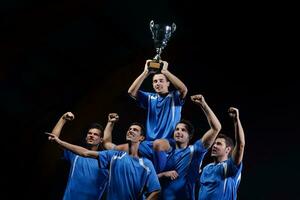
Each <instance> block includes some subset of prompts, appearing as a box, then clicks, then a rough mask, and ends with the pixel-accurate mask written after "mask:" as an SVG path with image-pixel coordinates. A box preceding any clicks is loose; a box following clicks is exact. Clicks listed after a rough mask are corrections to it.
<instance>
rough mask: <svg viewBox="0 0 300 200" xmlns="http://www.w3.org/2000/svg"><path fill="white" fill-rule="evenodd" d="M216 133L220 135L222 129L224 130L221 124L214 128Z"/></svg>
mask: <svg viewBox="0 0 300 200" xmlns="http://www.w3.org/2000/svg"><path fill="white" fill-rule="evenodd" d="M213 129H214V131H215V132H216V133H217V134H218V133H219V132H220V131H221V129H222V125H221V124H220V123H218V124H216V125H215V126H214V128H213Z"/></svg>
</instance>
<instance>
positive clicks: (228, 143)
mask: <svg viewBox="0 0 300 200" xmlns="http://www.w3.org/2000/svg"><path fill="white" fill-rule="evenodd" d="M217 138H223V139H224V140H225V144H226V147H230V148H231V150H230V152H229V155H231V153H232V151H233V147H234V143H233V140H232V139H231V138H230V137H228V136H227V135H225V134H222V133H220V134H218V136H217ZM217 138H216V139H217Z"/></svg>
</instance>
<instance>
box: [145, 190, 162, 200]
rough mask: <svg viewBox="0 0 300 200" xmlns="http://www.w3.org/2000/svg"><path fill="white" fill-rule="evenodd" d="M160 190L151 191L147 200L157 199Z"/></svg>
mask: <svg viewBox="0 0 300 200" xmlns="http://www.w3.org/2000/svg"><path fill="white" fill-rule="evenodd" d="M158 194H159V191H154V192H151V193H150V195H149V196H148V197H147V200H156V199H157V198H158Z"/></svg>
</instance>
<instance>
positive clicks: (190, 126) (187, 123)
mask: <svg viewBox="0 0 300 200" xmlns="http://www.w3.org/2000/svg"><path fill="white" fill-rule="evenodd" d="M180 123H181V124H184V125H185V127H186V129H187V132H188V134H189V139H190V140H191V139H192V138H193V136H194V132H195V128H194V125H193V124H192V123H191V122H190V121H188V120H186V119H181V120H180V121H179V122H178V123H177V124H176V126H177V125H178V124H180Z"/></svg>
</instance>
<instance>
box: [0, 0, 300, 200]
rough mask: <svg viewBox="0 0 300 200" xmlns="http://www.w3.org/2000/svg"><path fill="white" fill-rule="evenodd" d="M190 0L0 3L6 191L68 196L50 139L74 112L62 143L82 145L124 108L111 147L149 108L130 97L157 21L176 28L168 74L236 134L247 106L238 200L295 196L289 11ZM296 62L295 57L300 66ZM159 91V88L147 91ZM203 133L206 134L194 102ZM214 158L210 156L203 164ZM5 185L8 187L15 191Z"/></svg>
mask: <svg viewBox="0 0 300 200" xmlns="http://www.w3.org/2000/svg"><path fill="white" fill-rule="evenodd" d="M215 3H216V4H215V5H207V4H205V3H202V2H197V4H196V2H192V1H189V0H187V1H158V0H157V1H156V0H152V1H137V0H133V1H129V2H126V1H95V0H93V1H81V0H73V1H68V0H64V1H26V2H25V1H17V0H10V1H8V0H4V1H1V7H0V9H1V38H0V45H1V56H0V58H1V60H0V65H1V66H0V101H1V102H0V109H1V110H0V111H1V115H2V120H1V125H2V131H1V132H2V139H1V141H2V143H3V145H2V147H3V151H2V152H3V156H2V162H1V163H2V164H1V165H2V166H4V170H3V171H2V172H3V175H2V176H3V178H2V181H1V182H2V188H3V189H4V192H2V196H3V197H5V199H15V198H30V199H33V198H37V199H60V198H61V195H62V193H63V190H64V184H65V182H66V179H67V172H68V169H67V168H68V166H67V165H66V164H65V163H63V162H61V160H60V156H61V151H60V150H59V149H58V148H57V147H56V146H54V145H53V144H50V143H49V142H48V141H47V137H46V136H45V135H44V131H51V129H52V127H53V126H54V125H55V123H56V121H57V120H58V119H59V117H60V116H61V115H62V114H63V113H65V112H67V111H72V112H73V113H74V114H75V116H76V119H75V120H74V121H73V122H71V123H68V124H67V125H66V126H65V128H64V130H63V133H62V138H63V139H65V140H67V141H69V142H72V143H77V144H80V143H81V141H82V138H83V136H84V134H85V127H86V126H87V125H88V124H89V123H90V122H94V121H97V122H100V123H101V124H103V125H105V123H106V119H107V114H108V113H109V112H118V113H119V115H120V121H119V122H118V125H117V126H116V128H115V129H116V130H115V132H114V133H115V135H116V136H115V137H114V140H115V142H116V143H120V142H123V139H124V134H125V131H126V128H127V127H128V125H129V123H130V122H133V121H140V122H144V119H145V112H144V111H143V110H141V109H140V108H138V107H137V106H136V105H135V104H134V102H133V101H132V100H131V99H130V98H129V97H128V96H127V89H128V87H129V86H130V84H131V82H132V81H133V80H134V79H135V78H136V77H137V76H138V75H139V74H140V73H141V72H142V70H143V68H144V63H145V60H146V59H149V58H152V57H153V56H154V54H155V51H154V45H153V40H152V38H151V37H152V35H151V32H150V30H149V22H150V20H151V19H153V20H154V21H155V22H157V23H166V24H171V23H172V22H175V23H176V25H177V30H176V31H175V33H174V35H173V36H172V38H171V39H170V41H169V43H168V46H167V47H166V49H165V50H164V51H163V53H162V58H163V59H164V60H167V61H168V62H169V70H170V71H171V72H172V73H173V74H175V75H176V76H178V77H179V78H180V79H181V80H183V82H184V83H185V84H186V85H187V87H188V89H189V93H188V95H192V94H197V93H201V94H203V95H204V96H205V99H206V101H207V103H208V104H209V105H210V106H211V108H212V109H213V110H214V111H215V113H216V115H217V116H218V117H219V119H220V121H221V123H222V125H223V131H224V132H226V133H227V134H229V135H230V136H233V132H232V131H233V129H232V128H233V127H232V124H231V121H230V120H229V118H228V116H227V114H226V111H227V109H228V107H229V106H235V107H237V108H239V109H240V117H241V121H242V123H243V126H244V129H245V134H246V149H245V156H244V170H243V175H242V182H241V185H240V188H239V194H238V195H239V199H275V198H277V199H293V196H294V194H295V193H296V185H295V184H294V183H292V181H293V180H294V181H297V180H298V179H299V178H300V177H299V172H298V168H299V167H298V164H297V163H298V162H297V161H296V159H297V156H298V152H299V151H298V148H297V144H298V139H297V134H299V127H298V123H299V122H298V119H299V117H298V115H296V114H298V111H299V108H298V102H299V98H298V97H297V93H298V90H299V89H298V85H299V78H298V76H297V73H296V72H295V71H296V68H297V67H298V64H290V63H289V61H290V59H289V58H288V57H290V56H293V53H291V55H288V56H287V54H289V53H288V51H289V49H287V48H286V46H285V43H286V42H287V40H289V38H287V36H286V33H285V31H284V29H285V28H286V27H285V26H284V22H283V18H282V15H283V14H282V13H281V10H280V9H279V8H276V9H275V8H274V7H272V6H270V5H244V4H238V5H236V4H235V5H230V4H229V3H228V4H226V5H221V4H217V2H215ZM297 63H298V62H297ZM143 88H144V89H145V90H149V91H150V90H151V89H152V88H151V81H150V79H147V81H146V82H145V83H144V84H143ZM182 115H183V118H186V119H188V120H190V121H192V122H193V124H194V125H195V127H196V132H197V134H198V135H197V134H196V137H195V139H197V138H199V137H200V136H201V135H202V134H203V133H204V132H205V130H206V129H207V128H208V127H207V122H206V118H205V116H204V115H203V113H202V111H201V109H200V108H198V107H196V106H195V105H193V104H192V103H191V101H190V100H189V98H187V100H186V103H185V105H184V108H183V111H182ZM206 162H208V159H206V160H205V163H206ZM8 190H11V192H9V191H8Z"/></svg>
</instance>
